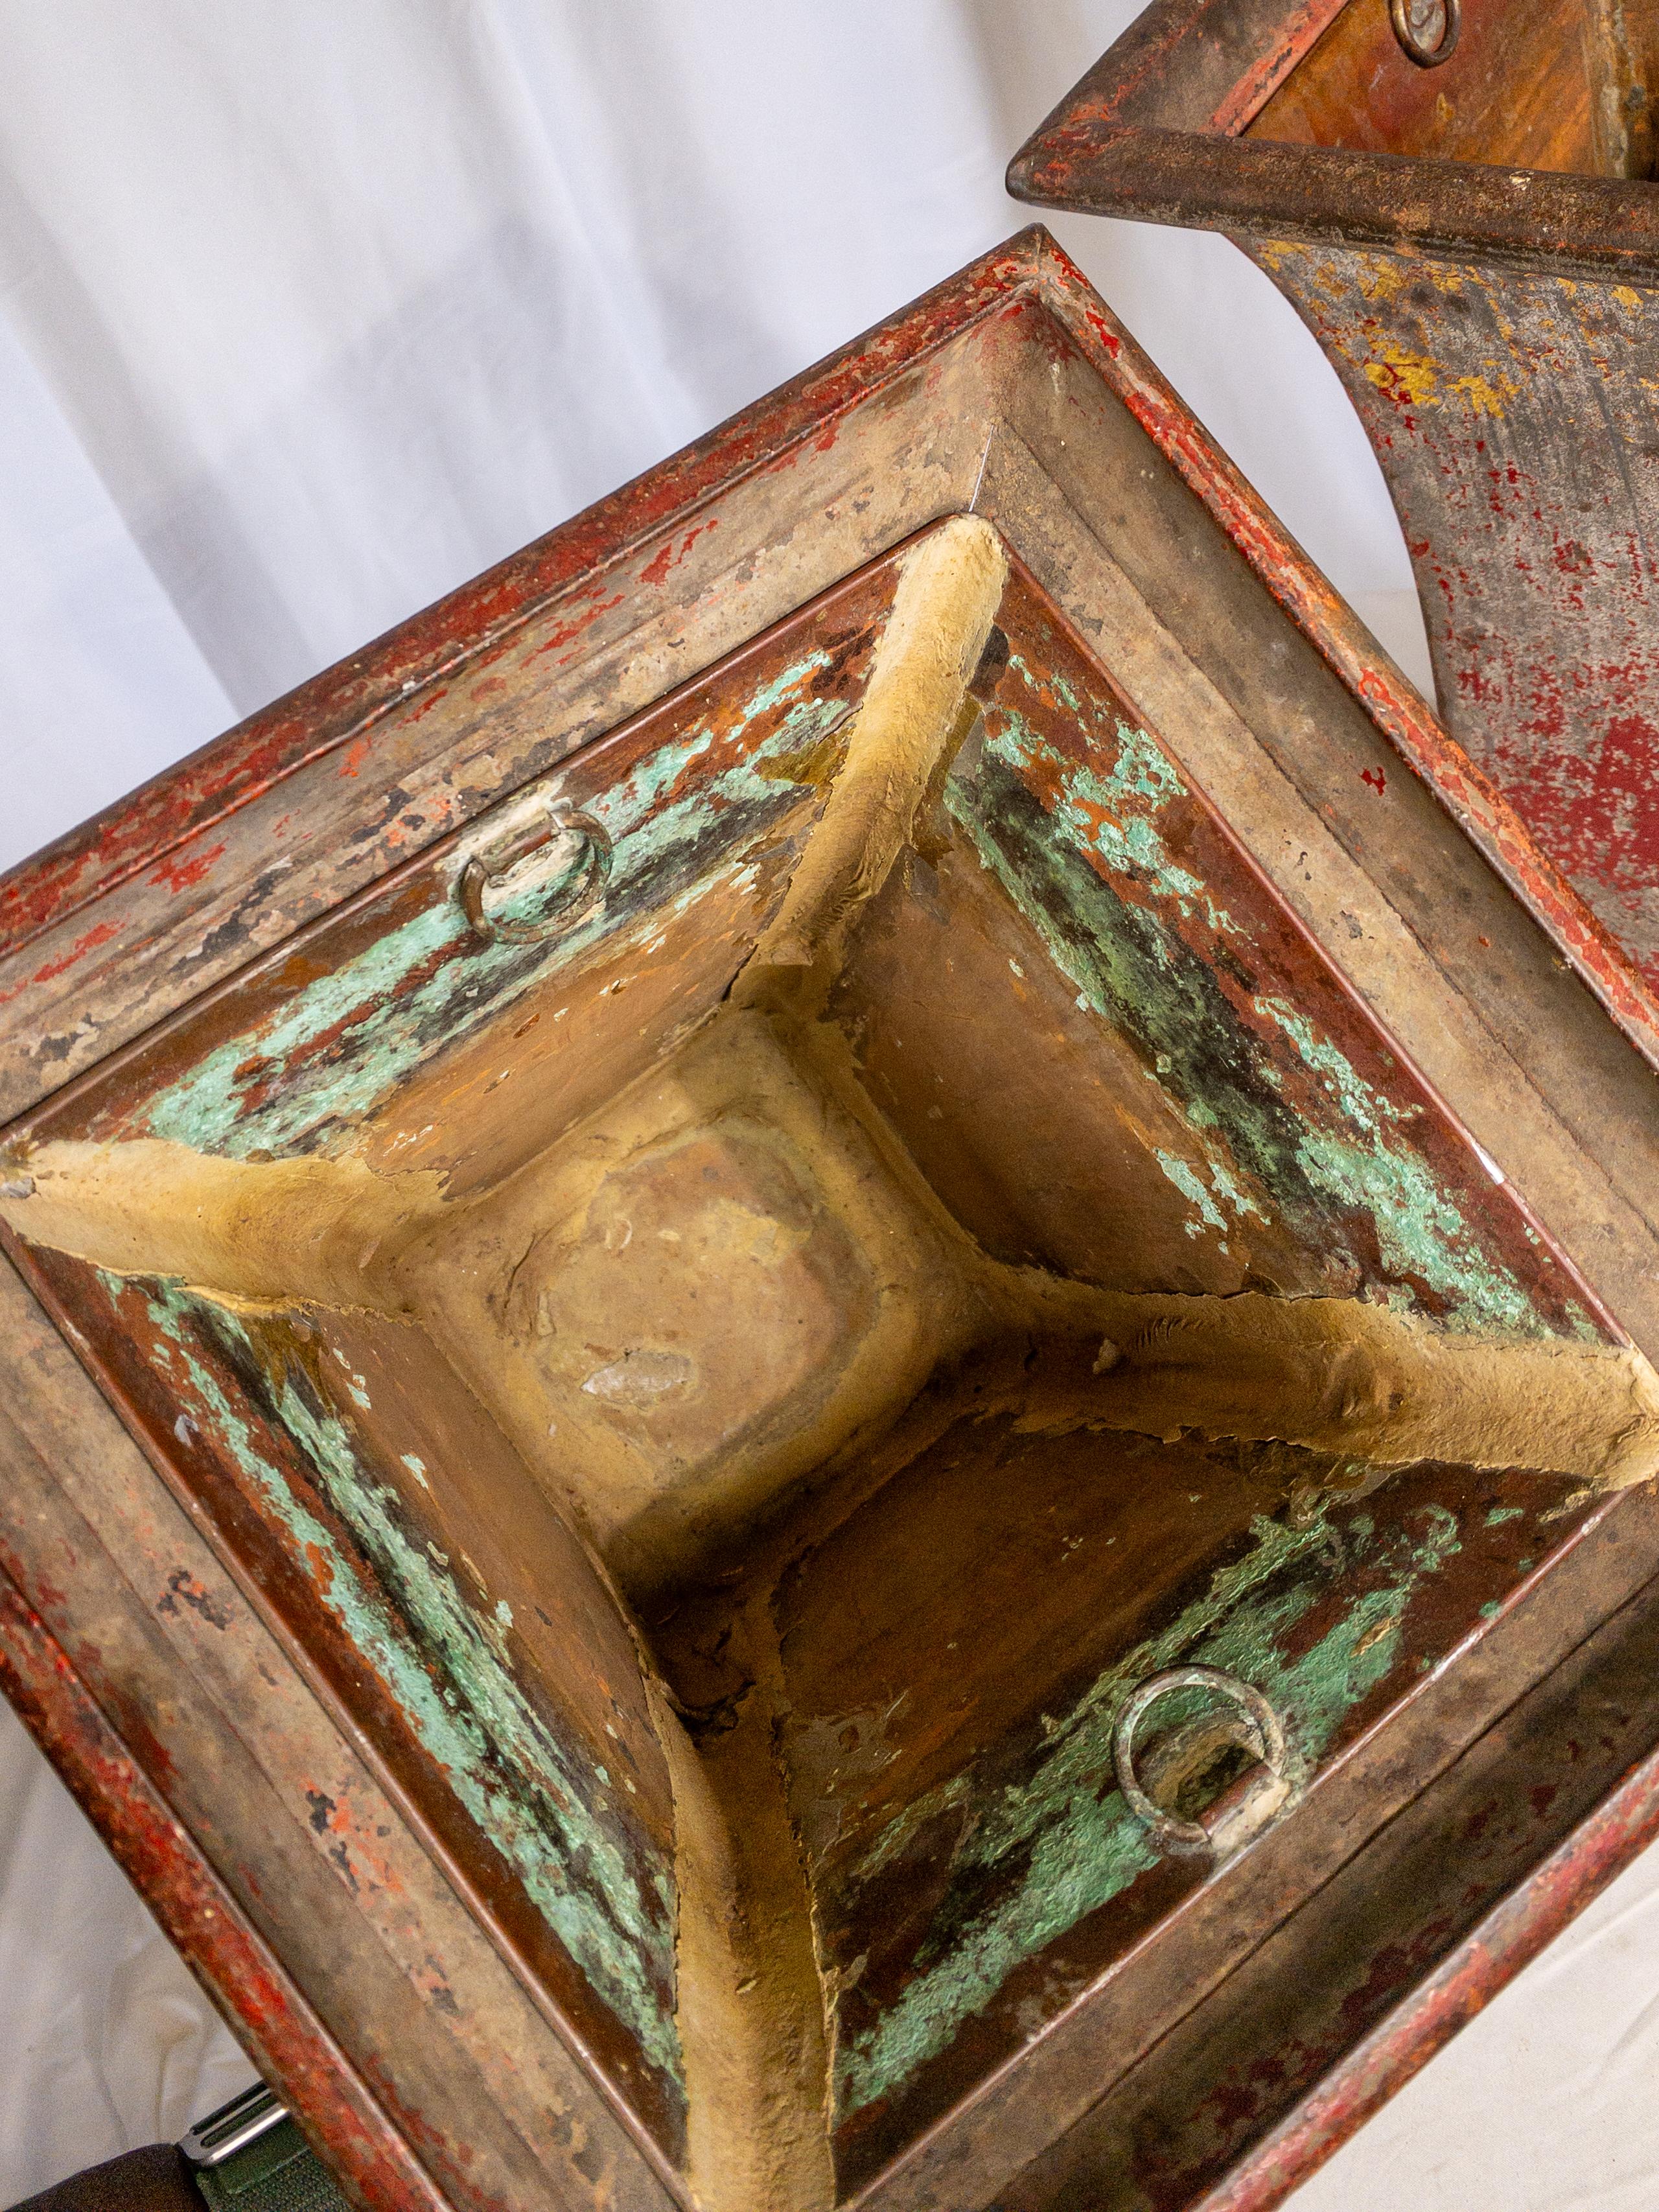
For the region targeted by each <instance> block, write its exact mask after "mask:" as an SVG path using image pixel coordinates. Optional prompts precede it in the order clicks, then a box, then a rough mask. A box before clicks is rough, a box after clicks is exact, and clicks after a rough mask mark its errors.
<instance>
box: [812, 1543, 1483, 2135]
mask: <svg viewBox="0 0 1659 2212" xmlns="http://www.w3.org/2000/svg"><path fill="white" fill-rule="evenodd" d="M1418 1521H1419V1525H1418V1527H1417V1528H1416V1529H1415V1530H1413V1532H1411V1533H1409V1534H1408V1533H1407V1532H1406V1531H1405V1530H1403V1529H1397V1530H1395V1531H1393V1532H1391V1533H1390V1534H1388V1535H1387V1536H1380V1535H1379V1534H1378V1532H1377V1529H1376V1524H1375V1522H1373V1520H1372V1519H1371V1518H1370V1516H1369V1515H1367V1514H1364V1513H1353V1514H1352V1515H1351V1516H1349V1518H1348V1519H1347V1520H1346V1523H1345V1524H1344V1525H1343V1526H1342V1527H1341V1528H1337V1527H1336V1526H1334V1524H1333V1522H1331V1521H1330V1520H1328V1518H1327V1517H1326V1516H1324V1515H1321V1516H1318V1517H1317V1518H1316V1519H1315V1520H1313V1521H1312V1522H1310V1524H1309V1525H1308V1526H1306V1527H1304V1528H1291V1527H1287V1526H1285V1525H1284V1524H1283V1523H1281V1522H1276V1521H1269V1520H1266V1519H1257V1520H1256V1521H1255V1522H1254V1523H1253V1525H1252V1534H1253V1537H1254V1542H1253V1545H1252V1547H1251V1548H1250V1550H1249V1553H1247V1554H1246V1556H1245V1557H1244V1558H1243V1559H1240V1560H1237V1562H1235V1563H1234V1564H1232V1565H1228V1566H1225V1567H1223V1568H1222V1569H1220V1570H1219V1571H1218V1572H1216V1573H1215V1574H1214V1576H1213V1577H1212V1579H1211V1582H1210V1584H1209V1587H1208V1589H1206V1591H1205V1593H1204V1595H1202V1596H1201V1597H1200V1598H1198V1599H1196V1600H1195V1601H1194V1602H1193V1603H1192V1604H1190V1605H1188V1607H1185V1609H1184V1610H1183V1611H1182V1613H1180V1614H1179V1615H1178V1616H1177V1617H1176V1619H1175V1620H1172V1621H1171V1622H1170V1624H1169V1626H1167V1627H1166V1628H1164V1629H1163V1630H1162V1631H1160V1632H1158V1634H1157V1635H1155V1636H1153V1637H1152V1638H1149V1639H1148V1640H1147V1641H1146V1642H1145V1643H1143V1644H1138V1645H1137V1646H1136V1647H1135V1648H1134V1649H1133V1650H1131V1651H1129V1652H1127V1653H1126V1654H1125V1655H1124V1656H1123V1657H1122V1658H1121V1660H1119V1661H1118V1662H1117V1663H1116V1664H1115V1665H1114V1666H1112V1667H1111V1668H1109V1669H1108V1670H1107V1671H1106V1672H1105V1673H1104V1674H1102V1675H1101V1676H1100V1677H1099V1678H1098V1679H1097V1680H1096V1681H1095V1682H1094V1683H1093V1684H1092V1685H1091V1687H1090V1688H1089V1690H1088V1691H1087V1692H1086V1693H1085V1695H1084V1696H1083V1697H1082V1698H1081V1699H1079V1700H1078V1702H1077V1703H1076V1704H1075V1705H1073V1706H1072V1707H1071V1709H1070V1710H1069V1711H1066V1712H1065V1713H1063V1714H1060V1715H1059V1716H1057V1717H1045V1718H1044V1719H1043V1722H1042V1741H1041V1742H1040V1744H1039V1745H1038V1746H1037V1747H1035V1748H1034V1750H1033V1753H1032V1755H1031V1758H1030V1764H1029V1769H1028V1771H1027V1773H1026V1775H1025V1777H1024V1779H1023V1780H1021V1781H1019V1782H1018V1783H1005V1784H1004V1785H1003V1786H1002V1787H1001V1788H1000V1790H993V1789H990V1788H988V1787H987V1784H986V1783H985V1781H984V1780H983V1779H982V1778H980V1777H978V1776H976V1775H975V1773H973V1772H972V1771H969V1772H964V1773H961V1774H957V1775H956V1776H953V1777H952V1778H951V1780H950V1781H949V1782H947V1783H945V1784H941V1785H940V1786H939V1788H938V1789H936V1790H932V1791H930V1792H928V1793H927V1796H922V1797H919V1798H917V1799H916V1800H915V1801H914V1802H912V1803H911V1804H909V1805H907V1806H906V1807H905V1808H904V1810H903V1812H902V1814H899V1815H898V1816H897V1817H896V1818H895V1819H894V1820H892V1821H891V1822H890V1824H889V1826H888V1827H887V1828H886V1830H885V1831H884V1833H883V1834H882V1835H881V1836H880V1837H879V1838H878V1839H877V1841H876V1842H875V1844H873V1845H872V1847H871V1849H870V1850H868V1851H867V1852H866V1854H865V1856H864V1857H863V1858H862V1860H861V1861H860V1863H859V1865H858V1866H857V1867H856V1869H854V1874H853V1877H852V1884H853V1887H854V1888H856V1887H857V1886H858V1885H859V1884H860V1883H862V1882H864V1881H868V1880H870V1879H872V1878H873V1877H874V1876H876V1875H878V1874H879V1873H880V1872H881V1870H882V1869H883V1868H884V1867H885V1866H886V1865H888V1864H889V1863H890V1862H891V1861H892V1860H894V1859H895V1858H896V1857H897V1856H898V1855H899V1854H900V1853H901V1852H902V1850H904V1848H905V1845H906V1844H907V1842H908V1839H909V1838H911V1837H912V1836H914V1835H915V1834H916V1833H917V1832H918V1831H920V1830H921V1829H923V1828H925V1827H926V1826H927V1824H928V1823H930V1822H932V1821H934V1820H937V1819H938V1818H939V1815H940V1814H943V1813H945V1812H947V1811H948V1810H950V1809H951V1808H952V1807H956V1806H960V1807H963V1808H970V1809H971V1815H972V1817H971V1818H970V1819H969V1821H968V1823H967V1826H965V1828H964V1831H963V1838H962V1841H961V1843H960V1844H959V1845H958V1847H957V1853H956V1856H955V1858H954V1861H953V1863H952V1867H951V1880H950V1883H949V1886H948V1887H947V1889H946V1892H945V1896H944V1898H943V1899H942V1900H941V1901H940V1904H939V1907H938V1909H937V1911H935V1913H934V1914H933V1917H932V1923H931V1928H930V1932H929V1935H928V1936H927V1941H926V1942H925V1943H924V1945H923V1946H922V1948H921V1951H920V1953H919V1954H918V1955H917V1958H916V1960H915V1974H914V1976H913V1978H911V1979H910V1980H909V1981H908V1983H907V1984H906V1986H905V1987H904V1989H903V1990H902V1993H901V1994H900V1996H898V1998H897V2000H896V2002H894V2003H892V2004H890V2006H888V2008H886V2009H885V2010H884V2012H883V2013H882V2014H881V2015H880V2016H879V2018H878V2020H877V2021H876V2022H875V2023H874V2025H873V2026H872V2027H868V2028H866V2029H865V2030H864V2031H863V2032H862V2033H858V2034H855V2035H854V2036H852V2037H850V2038H848V2039H847V2040H846V2041H844V2042H843V2043H842V2045H841V2048H840V2051H839V2053H838V2059H837V2066H836V2098H837V2105H838V2109H839V2112H840V2113H841V2115H842V2117H843V2118H845V2117H848V2116H849V2115H850V2114H852V2113H854V2112H857V2111H859V2110H860V2108H861V2107H863V2106H866V2105H869V2104H872V2103H873V2102H874V2101H875V2100H877V2099H878V2098H882V2097H886V2096H890V2095H892V2094H893V2093H895V2092H896V2091H897V2090H899V2089H902V2087H903V2086H904V2085H905V2083H906V2082H907V2081H909V2080H910V2078H911V2077H912V2076H913V2075H915V2072H916V2070H917V2069H919V2068H920V2067H921V2066H922V2065H923V2064H925V2063H926V2062H927V2060H928V2059H930V2058H932V2057H936V2056H937V2055H938V2054H939V2052H941V2051H945V2049H946V2048H947V2047H948V2046H949V2045H950V2044H951V2041H952V2040H953V2039H955V2037H956V2036H957V2034H958V2033H960V2031H961V2029H962V2027H963V2025H964V2023H965V2022H966V2021H969V2019H970V2018H971V2017H972V2016H973V2015H975V2014H976V2013H978V2012H981V2010H983V2008H985V2007H986V2006H987V2005H988V2004H989V2003H991V2002H993V2000H994V1998H995V1997H996V1995H997V1993H998V1991H999V1990H1000V1989H1001V1988H1002V1987H1003V1985H1004V1984H1005V1983H1006V1981H1007V1979H1008V1978H1009V1976H1010V1975H1011V1974H1012V1972H1014V1971H1015V1969H1016V1968H1017V1967H1018V1966H1020V1965H1022V1964H1023V1963H1024V1961H1025V1960H1028V1959H1032V1958H1035V1957H1036V1955H1037V1954H1039V1953H1041V1952H1042V1951H1044V1950H1046V1949H1047V1948H1048V1946H1049V1945H1050V1944H1051V1943H1053V1942H1055V1941H1056V1940H1057V1939H1058V1938H1059V1937H1060V1936H1064V1935H1066V1933H1067V1931H1068V1930H1070V1929H1073V1928H1075V1927H1076V1926H1077V1924H1078V1923H1079V1921H1081V1920H1083V1919H1084V1918H1085V1916H1086V1915H1088V1914H1089V1913H1091V1912H1094V1911H1098V1910H1099V1909H1100V1907H1102V1906H1103V1905H1109V1903H1110V1902H1111V1901H1112V1899H1114V1898H1115V1897H1117V1896H1118V1895H1119V1894H1121V1892H1122V1891H1124V1890H1126V1889H1127V1887H1128V1886H1129V1884H1130V1883H1131V1882H1132V1881H1133V1880H1134V1879H1135V1877H1136V1875H1139V1874H1142V1873H1144V1872H1146V1871H1147V1870H1148V1869H1151V1868H1152V1867H1153V1866H1155V1865H1156V1864H1157V1863H1158V1854H1157V1852H1156V1850H1154V1849H1153V1848H1152V1844H1150V1842H1149V1841H1148V1839H1147V1834H1146V1829H1145V1827H1144V1826H1142V1825H1141V1823H1140V1821H1139V1819H1138V1818H1137V1817H1136V1815H1135V1814H1133V1812H1131V1810H1130V1808H1129V1807H1128V1806H1127V1803H1126V1802H1124V1799H1123V1796H1122V1795H1121V1792H1120V1791H1119V1790H1117V1788H1116V1787H1115V1784H1114V1783H1113V1780H1112V1776H1113V1764H1112V1734H1113V1730H1114V1729H1115V1726H1116V1723H1117V1716H1118V1713H1119V1711H1120V1710H1121V1706H1122V1705H1123V1702H1124V1700H1125V1699H1127V1697H1128V1695H1129V1693H1130V1692H1131V1691H1132V1690H1133V1688H1134V1687H1135V1686H1136V1685H1137V1683H1139V1682H1140V1681H1142V1680H1145V1679H1146V1676H1147V1675H1149V1674H1154V1673H1157V1672H1158V1670H1160V1669H1162V1668H1166V1667H1172V1666H1175V1665H1177V1664H1182V1665H1184V1664H1187V1663H1189V1662H1199V1663H1201V1664H1203V1665H1206V1666H1211V1667H1218V1668H1224V1669H1225V1671H1226V1672H1227V1673H1229V1674H1234V1675H1237V1676H1240V1677H1242V1678H1243V1679H1244V1680H1247V1681H1249V1682H1251V1683H1253V1684H1254V1685H1255V1686H1256V1687H1257V1688H1259V1689H1260V1690H1261V1691H1262V1692H1265V1694H1266V1695H1267V1697H1268V1698H1269V1699H1271V1700H1272V1702H1273V1705H1274V1707H1275V1709H1276V1710H1277V1711H1279V1713H1280V1714H1282V1715H1283V1716H1284V1717H1285V1721H1286V1723H1287V1725H1288V1728H1289V1729H1290V1731H1291V1737H1292V1741H1293V1745H1294V1749H1295V1753H1296V1754H1297V1757H1298V1759H1299V1760H1300V1761H1301V1762H1302V1763H1303V1764H1304V1765H1308V1766H1311V1765H1313V1764H1314V1763H1315V1762H1316V1761H1317V1760H1318V1759H1320V1757H1321V1756H1322V1754H1323V1753H1325V1751H1326V1750H1327V1748H1328V1747H1329V1745H1330V1743H1331V1741H1332V1740H1333V1738H1334V1735H1335V1734H1336V1732H1337V1729H1338V1728H1339V1727H1340V1723H1341V1722H1342V1720H1343V1719H1344V1717H1345V1716H1346V1714H1347V1713H1349V1712H1350V1711H1352V1709H1353V1707H1354V1706H1355V1705H1358V1703H1359V1701H1360V1700H1361V1699H1363V1698H1365V1697H1366V1696H1368V1695H1369V1694H1370V1692H1371V1691H1373V1690H1374V1689H1375V1688H1376V1686H1377V1685H1378V1684H1379V1683H1381V1682H1382V1681H1383V1679H1384V1677H1385V1676H1386V1675H1387V1674H1389V1672H1390V1670H1391V1669H1392V1668H1393V1667H1394V1666H1395V1662H1396V1660H1397V1659H1398V1657H1399V1656H1400V1648H1401V1631H1402V1625H1403V1623H1404V1620H1405V1616H1406V1613H1407V1608H1408V1607H1409V1606H1410V1604H1411V1602H1412V1601H1413V1597H1414V1596H1415V1595H1416V1594H1417V1593H1418V1591H1419V1589H1420V1588H1421V1586H1422V1585H1423V1583H1425V1581H1426V1580H1428V1579H1429V1578H1430V1577H1433V1576H1434V1575H1436V1574H1437V1572H1438V1571H1439V1570H1440V1569H1441V1567H1442V1566H1443V1565H1444V1563H1445V1562H1446V1560H1447V1559H1449V1558H1450V1557H1451V1556H1452V1554H1453V1553H1455V1552H1456V1551H1458V1550H1459V1549H1460V1548H1461V1547H1460V1543H1459V1538H1458V1530H1457V1523H1456V1521H1455V1516H1453V1515H1452V1514H1451V1513H1450V1512H1449V1511H1448V1510H1446V1509H1445V1508H1444V1507H1443V1506H1434V1507H1430V1508H1427V1509H1425V1510H1423V1511H1422V1513H1421V1514H1420V1515H1419V1516H1418ZM1361 1568H1364V1569H1365V1570H1367V1571H1368V1572H1367V1581H1368V1583H1369V1584H1370V1587H1369V1588H1368V1589H1366V1591H1365V1592H1364V1595H1361V1596H1359V1597H1358V1598H1357V1599H1356V1600H1355V1601H1353V1602H1352V1604H1351V1605H1350V1606H1348V1607H1346V1609H1345V1610H1344V1611H1343V1613H1342V1614H1341V1617H1340V1620H1338V1621H1337V1623H1336V1625H1335V1626H1333V1627H1332V1628H1330V1629H1329V1630H1328V1631H1327V1632H1326V1633H1325V1634H1324V1635H1323V1636H1322V1637H1320V1638H1318V1639H1317V1641H1316V1642H1315V1643H1314V1644H1312V1645H1311V1647H1310V1649H1308V1650H1305V1651H1303V1652H1301V1653H1300V1654H1299V1655H1298V1656H1295V1657H1291V1656H1287V1650H1286V1647H1287V1644H1288V1642H1289V1640H1290V1638H1291V1636H1292V1633H1293V1632H1294V1631H1295V1630H1296V1628H1297V1625H1298V1624H1299V1623H1300V1622H1302V1621H1304V1620H1305V1619H1306V1618H1307V1617H1308V1616H1309V1615H1310V1613H1312V1612H1313V1610H1314V1608H1315V1607H1316V1606H1317V1605H1319V1604H1320V1603H1321V1602H1322V1601H1323V1600H1324V1599H1325V1598H1327V1597H1328V1594H1329V1592H1330V1590H1331V1588H1332V1586H1333V1584H1334V1583H1336V1582H1338V1581H1339V1580H1340V1578H1341V1577H1345V1576H1347V1575H1350V1574H1352V1573H1353V1572H1354V1571H1356V1570H1358V1569H1361ZM987 1890H988V1891H990V1892H991V1893H994V1897H995V1902H994V1903H993V1904H991V1905H988V1906H987V1905H985V1904H984V1903H983V1899H984V1898H985V1896H986V1894H987Z"/></svg>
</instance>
